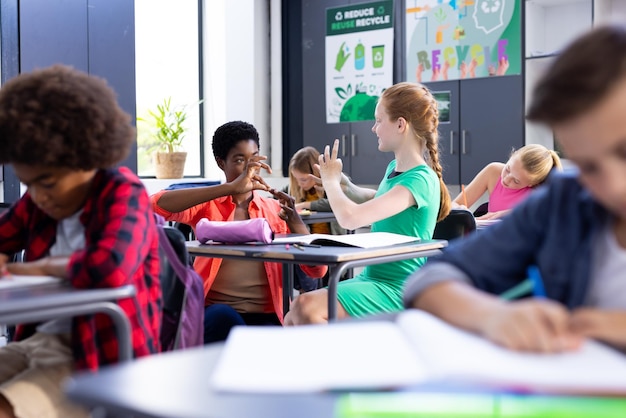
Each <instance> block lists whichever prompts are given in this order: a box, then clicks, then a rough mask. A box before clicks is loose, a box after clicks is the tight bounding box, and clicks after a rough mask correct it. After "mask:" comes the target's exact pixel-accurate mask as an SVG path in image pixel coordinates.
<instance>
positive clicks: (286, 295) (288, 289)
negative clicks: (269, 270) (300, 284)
mask: <svg viewBox="0 0 626 418" xmlns="http://www.w3.org/2000/svg"><path fill="white" fill-rule="evenodd" d="M295 269H296V266H295V264H292V263H283V318H284V317H285V315H287V312H289V307H290V306H291V298H292V297H293V277H294V274H295Z"/></svg>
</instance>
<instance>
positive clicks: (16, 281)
mask: <svg viewBox="0 0 626 418" xmlns="http://www.w3.org/2000/svg"><path fill="white" fill-rule="evenodd" d="M61 281H62V279H60V278H58V277H52V276H22V275H16V274H12V275H9V276H3V277H0V290H2V289H14V288H21V287H30V286H41V285H51V284H52V285H54V284H59V283H61Z"/></svg>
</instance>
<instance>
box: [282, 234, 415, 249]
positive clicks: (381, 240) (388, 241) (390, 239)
mask: <svg viewBox="0 0 626 418" xmlns="http://www.w3.org/2000/svg"><path fill="white" fill-rule="evenodd" d="M415 241H419V238H417V237H411V236H408V235H400V234H393V233H391V232H365V233H362V234H345V235H331V234H310V235H297V236H287V237H279V238H274V240H273V241H272V243H273V244H312V245H324V246H335V247H360V248H374V247H386V246H389V245H397V244H405V243H408V242H415Z"/></svg>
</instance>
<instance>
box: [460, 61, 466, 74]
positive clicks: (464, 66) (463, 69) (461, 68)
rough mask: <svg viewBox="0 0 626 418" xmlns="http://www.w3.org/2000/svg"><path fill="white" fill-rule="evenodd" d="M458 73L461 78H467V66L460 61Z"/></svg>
mask: <svg viewBox="0 0 626 418" xmlns="http://www.w3.org/2000/svg"><path fill="white" fill-rule="evenodd" d="M459 71H460V72H461V76H460V77H461V78H465V77H467V64H466V63H465V61H461V65H460V66H459Z"/></svg>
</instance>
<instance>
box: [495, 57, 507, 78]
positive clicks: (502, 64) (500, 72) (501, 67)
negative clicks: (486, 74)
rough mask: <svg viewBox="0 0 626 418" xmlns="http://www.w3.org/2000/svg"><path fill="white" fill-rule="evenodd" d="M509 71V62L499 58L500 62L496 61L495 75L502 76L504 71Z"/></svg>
mask: <svg viewBox="0 0 626 418" xmlns="http://www.w3.org/2000/svg"><path fill="white" fill-rule="evenodd" d="M508 69H509V60H508V59H507V58H504V57H502V58H500V60H498V69H497V70H496V74H497V75H504V74H506V70H508Z"/></svg>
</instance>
